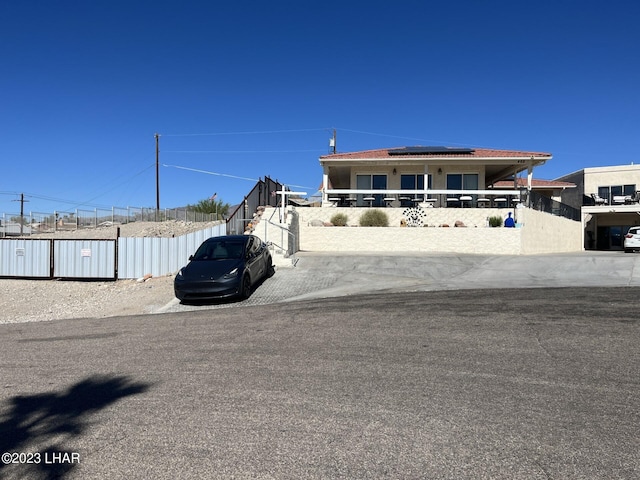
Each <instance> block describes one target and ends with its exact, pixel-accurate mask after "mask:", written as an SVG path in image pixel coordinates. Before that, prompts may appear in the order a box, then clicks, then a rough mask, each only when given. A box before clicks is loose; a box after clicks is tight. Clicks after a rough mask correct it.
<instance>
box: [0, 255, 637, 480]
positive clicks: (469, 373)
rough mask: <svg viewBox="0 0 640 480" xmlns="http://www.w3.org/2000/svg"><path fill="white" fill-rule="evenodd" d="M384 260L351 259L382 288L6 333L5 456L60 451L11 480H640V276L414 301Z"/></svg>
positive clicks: (414, 294)
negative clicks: (372, 263) (375, 264)
mask: <svg viewBox="0 0 640 480" xmlns="http://www.w3.org/2000/svg"><path fill="white" fill-rule="evenodd" d="M602 258H606V257H602ZM620 258H625V259H626V258H629V260H627V261H629V262H631V263H633V262H635V257H624V256H620ZM450 260H451V261H449V260H447V261H446V262H444V263H443V265H445V266H443V269H445V270H447V271H449V270H451V269H454V266H455V265H456V261H455V257H453V258H452V259H450ZM301 261H302V260H301ZM314 261H315V260H314ZM465 261H466V260H465ZM385 262H386V261H385ZM385 262H382V263H381V268H380V269H379V270H376V271H366V272H360V275H359V276H356V277H349V275H347V272H348V271H351V270H353V268H354V267H357V265H349V264H348V263H346V262H342V264H343V265H344V272H343V273H344V274H345V279H344V281H341V282H342V283H340V285H342V286H343V288H347V287H348V285H350V284H351V283H352V282H350V281H347V280H351V279H353V278H356V279H357V278H365V279H366V278H367V277H368V276H371V277H374V278H375V280H373V279H372V280H371V281H372V282H374V284H375V285H374V286H377V287H379V289H378V290H379V294H377V295H360V294H353V295H346V296H342V297H337V298H316V299H306V300H303V301H293V302H287V303H285V304H272V305H263V306H246V305H237V304H235V307H237V308H224V309H209V308H203V309H200V310H198V311H186V312H169V313H166V314H160V315H146V316H139V317H128V318H113V319H108V320H105V319H102V320H100V319H91V320H67V321H55V322H44V323H35V324H16V325H0V364H1V372H2V381H1V384H0V385H1V386H2V389H1V390H0V413H1V415H2V416H1V417H0V432H2V435H0V451H1V452H25V453H29V452H31V453H33V452H36V453H39V454H40V460H41V462H40V463H39V464H36V465H9V466H4V467H0V477H2V478H8V479H13V478H50V477H49V475H51V474H52V473H56V474H58V475H60V478H67V479H76V478H77V479H86V478H158V479H165V478H166V479H175V478H232V477H233V478H296V479H299V478H323V479H324V478H451V479H454V478H455V479H459V478H473V479H476V478H505V479H507V478H508V479H513V478H526V479H536V478H540V479H548V478H563V479H572V478H638V476H639V474H640V460H639V457H638V455H637V451H638V447H639V446H640V442H639V433H638V432H639V431H640V429H639V427H640V398H639V396H638V392H639V391H640V388H639V381H638V371H639V367H640V355H639V354H638V344H639V343H640V331H639V325H638V320H637V298H638V289H637V287H625V286H619V287H615V288H604V287H587V288H563V289H558V288H551V289H546V288H533V289H510V290H508V291H506V290H504V289H502V288H500V289H484V290H465V291H456V290H441V291H411V292H404V293H401V292H398V291H397V289H398V288H400V287H399V286H398V284H395V281H394V280H393V279H389V281H388V282H385V281H384V280H383V279H381V278H379V277H380V273H381V272H383V271H384V270H385V268H387V267H384V265H385V264H386V263H385ZM480 262H481V263H482V262H485V260H481V261H480ZM319 263H321V262H319ZM325 263H326V262H325ZM489 263H491V262H489ZM588 263H594V264H595V263H598V261H597V260H589V261H588ZM614 263H615V261H614ZM484 264H485V265H487V263H486V262H485V263H484ZM452 265H453V266H452ZM366 268H367V269H368V268H369V267H366ZM389 268H390V267H389ZM506 268H507V269H508V268H509V267H506ZM585 268H586V267H585ZM463 270H464V269H463ZM302 271H303V270H302V269H301V270H298V272H302ZM466 271H467V272H471V270H469V269H467V270H466ZM473 271H474V272H476V273H475V274H474V276H473V277H472V278H473V281H474V282H476V281H478V279H479V278H482V275H481V274H480V272H481V270H475V269H474V270H473ZM279 273H283V272H279ZM317 273H318V274H321V273H322V272H317ZM627 273H629V275H627V280H626V281H627V282H628V283H632V282H630V280H629V279H632V280H633V279H635V276H634V275H633V274H632V272H631V273H630V271H627ZM299 274H300V273H295V275H299ZM465 276H466V275H465V274H462V275H453V274H452V275H451V279H450V280H448V281H447V282H445V284H446V286H450V287H452V286H453V283H451V282H453V278H454V277H455V278H458V279H461V280H460V281H462V279H464V278H465ZM277 277H278V274H276V276H275V277H274V279H275V278H277ZM285 277H286V275H284V274H283V275H282V276H281V278H282V279H284V278H285ZM401 277H403V278H402V279H401V280H400V281H401V282H405V281H406V278H405V277H406V275H401ZM518 278H527V277H526V274H523V273H522V272H520V271H519V270H518ZM612 278H617V279H618V280H616V281H620V282H622V280H621V278H622V277H621V274H620V272H616V273H611V275H608V276H606V277H605V278H604V279H600V283H607V282H608V281H610V280H611V279H612ZM419 280H420V281H419V282H418V283H419V284H421V285H423V287H420V288H421V289H422V290H429V288H428V284H429V282H425V281H424V278H423V277H422V276H421V277H420V279H419ZM307 281H309V282H320V283H319V285H321V286H325V289H324V290H322V289H320V290H318V292H320V294H319V296H320V297H324V296H325V294H326V293H327V289H329V290H331V289H335V288H338V284H337V283H335V282H334V283H327V284H324V283H322V281H323V280H307ZM587 281H590V280H587ZM270 282H271V281H267V282H265V283H264V284H263V285H262V286H261V287H259V288H258V290H257V291H256V293H255V297H252V298H255V299H256V301H257V300H258V299H259V295H260V293H259V292H260V291H261V289H264V290H263V293H264V292H265V291H266V290H267V289H268V288H266V287H267V285H269V283H270ZM274 283H275V282H274ZM465 283H466V281H465ZM534 283H535V282H534ZM425 285H427V286H425ZM300 288H301V290H305V289H302V287H300ZM385 289H386V290H387V292H385V293H382V294H380V291H382V290H385ZM418 290H420V289H418ZM289 293H290V294H292V293H295V292H294V291H292V292H289ZM343 293H344V292H343ZM300 295H308V292H307V293H301V294H300ZM60 452H62V453H66V454H67V456H66V457H65V456H64V455H61V454H60ZM56 454H57V455H58V456H57V457H56V456H55V455H56ZM74 455H75V456H74ZM32 459H33V458H32ZM45 459H47V460H49V461H52V460H56V459H57V460H65V459H66V460H68V461H69V462H73V463H64V464H61V463H59V462H58V463H44V460H45ZM77 459H79V463H78V462H74V460H77Z"/></svg>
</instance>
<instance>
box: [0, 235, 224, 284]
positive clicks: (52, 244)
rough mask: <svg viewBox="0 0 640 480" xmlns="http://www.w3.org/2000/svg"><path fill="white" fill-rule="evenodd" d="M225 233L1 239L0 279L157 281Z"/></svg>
mask: <svg viewBox="0 0 640 480" xmlns="http://www.w3.org/2000/svg"><path fill="white" fill-rule="evenodd" d="M225 234H226V225H224V224H221V225H216V226H214V227H210V228H207V229H204V230H200V231H198V232H194V233H190V234H187V235H182V236H179V237H174V238H151V237H145V238H129V237H120V238H118V239H117V240H115V239H112V240H66V239H64V240H63V239H1V240H0V277H13V278H18V277H26V278H79V279H80V278H81V279H114V280H115V279H126V278H140V277H142V276H144V275H147V274H151V275H153V276H154V277H157V276H162V275H167V274H172V273H175V272H176V271H177V270H178V269H179V268H180V267H182V266H184V265H186V263H187V262H188V260H189V255H192V254H193V253H194V252H195V251H196V249H197V248H198V246H199V245H200V244H201V243H202V242H203V241H204V240H206V239H207V238H209V237H215V236H218V235H225Z"/></svg>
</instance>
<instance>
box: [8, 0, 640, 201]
mask: <svg viewBox="0 0 640 480" xmlns="http://www.w3.org/2000/svg"><path fill="white" fill-rule="evenodd" d="M639 14H640V4H639V3H638V2H636V1H631V0H629V1H616V0H612V1H610V2H602V1H591V0H580V1H578V0H576V1H567V0H555V1H546V0H543V1H536V2H524V1H522V2H520V1H513V0H510V1H493V0H486V1H455V0H450V1H424V0H423V1H404V0H396V1H394V2H390V1H376V0H370V1H368V2H356V1H353V2H350V1H346V0H343V1H333V0H325V1H322V2H319V1H318V2H312V1H303V0H297V1H293V0H291V1H280V0H274V1H271V2H261V1H243V0H238V1H233V2H222V1H189V0H182V1H177V0H172V1H165V0H155V1H136V0H129V1H119V0H110V1H106V0H96V1H84V0H83V1H80V0H78V1H69V0H59V1H56V2H49V1H45V0H39V1H36V0H0V61H1V62H2V63H1V67H0V71H1V72H2V73H1V74H0V100H1V102H0V162H1V166H2V169H1V173H0V213H2V212H6V213H10V212H17V211H19V202H16V200H17V199H19V194H20V193H24V194H25V195H26V197H25V198H26V200H28V203H26V204H25V211H27V212H28V211H33V212H52V211H54V210H56V211H74V210H75V209H76V208H78V209H89V210H92V209H93V208H110V207H111V206H118V207H126V206H136V207H154V206H155V204H156V176H155V162H156V160H155V139H154V134H155V133H159V134H160V135H161V136H160V165H161V166H160V206H161V208H173V207H178V206H183V205H186V204H195V203H197V202H198V201H199V200H202V199H205V198H208V197H209V196H211V195H213V194H214V193H217V194H218V197H219V198H220V199H222V200H223V201H226V202H229V203H231V204H234V203H237V202H239V201H240V200H241V199H242V197H243V196H244V195H245V194H246V193H248V192H249V190H250V189H251V188H252V187H253V185H254V183H255V182H254V181H253V180H251V179H257V178H258V177H264V176H265V175H268V176H270V177H271V178H274V179H278V180H280V181H281V182H283V183H286V184H289V185H296V187H294V189H295V190H302V191H307V192H308V193H309V194H311V193H313V192H314V191H315V190H316V189H317V187H318V185H319V184H320V183H321V180H322V171H321V169H320V167H319V162H318V157H319V156H320V155H323V154H326V153H328V148H329V147H328V142H329V138H330V136H331V129H333V128H335V129H336V130H337V147H338V151H341V152H345V151H356V150H365V149H372V148H385V147H398V146H404V145H448V146H470V147H474V146H475V147H491V148H500V149H514V150H534V151H543V152H551V153H552V154H553V157H554V158H553V160H551V161H550V162H548V164H547V165H545V166H544V167H542V168H539V169H537V170H536V171H535V176H536V177H538V178H546V179H552V178H556V177H558V176H560V175H563V174H566V173H570V172H572V171H575V170H578V169H580V168H583V167H588V166H600V165H621V164H627V163H631V162H635V163H638V162H640V152H639V148H638V147H639V146H640V141H639V138H640V108H639V107H640V88H639V85H640V62H638V57H639V50H640V29H639V28H638V26H637V21H638V18H639ZM196 170H199V171H200V172H198V171H196ZM202 172H209V173H202ZM298 186H299V187H298Z"/></svg>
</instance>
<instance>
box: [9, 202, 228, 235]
mask: <svg viewBox="0 0 640 480" xmlns="http://www.w3.org/2000/svg"><path fill="white" fill-rule="evenodd" d="M216 217H218V218H216ZM219 218H220V215H217V214H215V213H203V212H196V211H195V210H191V209H188V208H168V209H164V210H156V209H155V208H139V207H126V208H124V207H113V208H112V209H111V210H108V209H97V208H96V209H94V210H81V209H76V210H74V211H69V212H64V211H56V212H53V213H39V212H29V214H28V215H27V214H25V215H22V216H21V215H20V214H19V213H3V214H2V216H0V238H1V237H19V236H29V235H33V234H37V233H51V232H57V231H74V230H81V229H87V228H97V227H101V226H111V225H123V224H127V223H132V222H164V221H169V220H176V221H184V222H213V221H215V220H217V219H219Z"/></svg>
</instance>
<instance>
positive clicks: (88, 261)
mask: <svg viewBox="0 0 640 480" xmlns="http://www.w3.org/2000/svg"><path fill="white" fill-rule="evenodd" d="M0 277H13V278H15V277H24V278H86V279H115V278H116V241H115V240H53V239H43V240H31V239H2V240H0Z"/></svg>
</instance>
